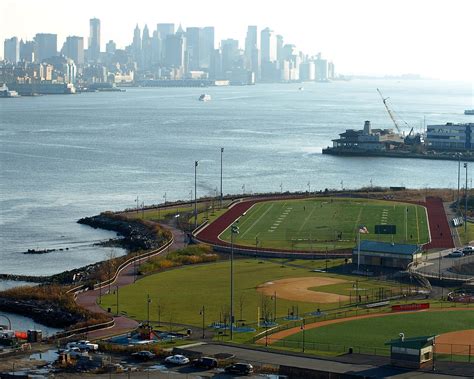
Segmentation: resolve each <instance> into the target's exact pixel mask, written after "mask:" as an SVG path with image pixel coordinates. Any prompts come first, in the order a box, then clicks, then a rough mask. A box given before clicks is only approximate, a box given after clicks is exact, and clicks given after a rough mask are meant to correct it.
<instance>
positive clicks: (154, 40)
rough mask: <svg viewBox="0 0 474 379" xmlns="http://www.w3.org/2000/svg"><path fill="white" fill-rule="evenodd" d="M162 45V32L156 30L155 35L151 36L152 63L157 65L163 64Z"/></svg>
mask: <svg viewBox="0 0 474 379" xmlns="http://www.w3.org/2000/svg"><path fill="white" fill-rule="evenodd" d="M161 47H162V41H161V38H160V32H159V31H158V30H155V31H154V32H153V37H151V64H152V66H156V65H159V64H161Z"/></svg>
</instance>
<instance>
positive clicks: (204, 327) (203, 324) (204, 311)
mask: <svg viewBox="0 0 474 379" xmlns="http://www.w3.org/2000/svg"><path fill="white" fill-rule="evenodd" d="M205 313H206V310H205V309H204V305H203V306H202V308H201V312H200V314H201V316H202V338H204V337H205V333H204V331H205V330H206V325H205V323H206V321H205Z"/></svg>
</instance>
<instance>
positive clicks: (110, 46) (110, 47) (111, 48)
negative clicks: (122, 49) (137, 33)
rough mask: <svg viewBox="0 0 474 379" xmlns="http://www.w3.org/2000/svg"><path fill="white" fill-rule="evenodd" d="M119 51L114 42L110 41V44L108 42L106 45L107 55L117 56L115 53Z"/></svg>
mask: <svg viewBox="0 0 474 379" xmlns="http://www.w3.org/2000/svg"><path fill="white" fill-rule="evenodd" d="M116 50H117V45H116V44H115V42H114V41H112V40H110V41H109V42H107V44H106V45H105V52H106V53H107V54H115V51H116Z"/></svg>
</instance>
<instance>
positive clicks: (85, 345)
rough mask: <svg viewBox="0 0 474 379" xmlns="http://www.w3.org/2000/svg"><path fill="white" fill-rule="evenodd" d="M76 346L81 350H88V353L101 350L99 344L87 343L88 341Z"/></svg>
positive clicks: (81, 341) (78, 343) (80, 342)
mask: <svg viewBox="0 0 474 379" xmlns="http://www.w3.org/2000/svg"><path fill="white" fill-rule="evenodd" d="M76 346H77V347H78V348H79V349H81V350H87V351H95V350H99V345H98V344H96V343H91V342H90V341H86V340H80V341H77V345H76Z"/></svg>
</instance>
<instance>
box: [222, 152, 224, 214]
mask: <svg viewBox="0 0 474 379" xmlns="http://www.w3.org/2000/svg"><path fill="white" fill-rule="evenodd" d="M223 155H224V148H223V147H221V208H222V203H223V201H224V193H223V192H222V156H223Z"/></svg>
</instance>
